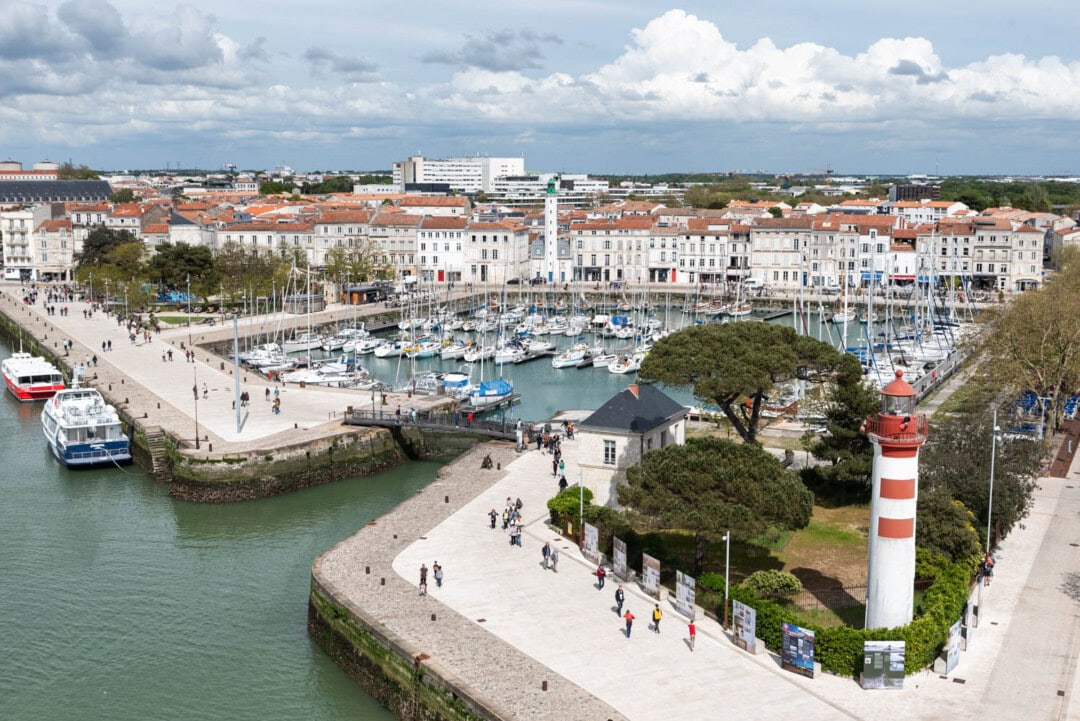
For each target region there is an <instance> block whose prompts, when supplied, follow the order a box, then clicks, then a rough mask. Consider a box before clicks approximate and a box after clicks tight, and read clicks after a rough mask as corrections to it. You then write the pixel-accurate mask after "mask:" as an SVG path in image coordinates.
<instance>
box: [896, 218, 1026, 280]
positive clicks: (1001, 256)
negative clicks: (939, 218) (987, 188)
mask: <svg viewBox="0 0 1080 721" xmlns="http://www.w3.org/2000/svg"><path fill="white" fill-rule="evenodd" d="M1044 242H1045V236H1044V233H1043V231H1041V230H1039V229H1038V228H1033V227H1031V226H1028V225H1017V224H1014V223H1011V222H1010V221H1008V220H1005V219H1002V218H992V217H979V218H970V219H968V218H965V219H963V220H952V221H947V222H943V223H940V224H939V225H938V226H935V227H934V228H932V229H920V231H919V236H918V242H917V244H916V247H917V248H919V251H920V252H919V256H920V260H919V263H918V268H919V270H918V275H919V276H920V277H926V276H928V275H930V273H929V267H928V266H929V264H930V263H933V264H934V272H935V274H936V275H937V276H938V282H943V281H944V280H951V279H956V281H957V282H959V283H960V284H961V285H962V286H963V287H972V288H974V289H976V290H1000V291H1005V292H1019V291H1024V290H1032V289H1034V288H1038V287H1039V286H1040V285H1042V282H1043V244H1044Z"/></svg>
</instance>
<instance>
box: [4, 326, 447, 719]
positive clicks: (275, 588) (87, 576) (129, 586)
mask: <svg viewBox="0 0 1080 721" xmlns="http://www.w3.org/2000/svg"><path fill="white" fill-rule="evenodd" d="M9 352H10V348H9V347H7V346H6V345H5V346H3V347H0V356H2V357H7V355H8V354H9ZM40 413H41V404H40V403H35V404H20V403H18V402H17V401H15V400H14V399H13V398H12V397H11V396H10V394H9V393H7V392H6V391H5V392H4V397H3V400H2V402H0V457H2V458H3V470H2V471H0V718H2V719H4V720H5V721H37V720H39V719H53V720H56V719H79V720H80V721H94V720H96V719H101V720H103V721H104V720H108V721H146V719H184V720H190V721H201V720H203V719H206V720H210V719H213V720H214V721H220V720H228V721H239V720H242V719H251V720H252V721H267V720H270V719H305V720H307V719H310V720H312V721H315V720H319V721H323V720H325V721H336V720H338V719H342V720H344V719H349V720H350V721H356V720H361V721H367V720H369V719H370V720H379V721H383V720H388V719H391V718H392V716H391V715H390V714H389V713H388V712H387V711H386V710H385V709H383V708H382V707H381V706H380V705H379V704H377V703H376V702H375V701H373V700H372V699H371V698H370V697H368V696H367V695H366V694H365V693H364V692H363V691H362V690H361V689H360V688H359V687H358V686H356V685H355V684H354V683H353V681H352V680H351V679H349V678H348V677H347V676H346V675H345V674H344V673H343V672H342V671H341V670H339V669H338V668H337V666H335V665H334V664H333V663H332V662H331V661H330V660H329V658H327V657H326V656H325V655H324V654H323V653H322V651H321V650H320V649H319V648H318V647H317V646H316V645H315V644H314V643H312V642H311V640H310V639H309V638H308V635H307V631H306V628H305V622H306V611H307V590H308V585H309V579H310V570H311V563H312V561H313V560H314V559H315V557H316V556H317V555H318V554H319V553H321V552H322V551H324V550H326V549H327V548H329V547H330V546H332V545H333V544H335V543H337V542H338V541H340V540H341V539H342V538H344V537H345V536H347V535H349V534H351V533H353V532H354V531H355V530H356V529H357V528H359V527H360V526H362V525H364V524H365V523H366V522H368V521H369V520H371V519H373V518H375V517H377V516H378V515H380V514H382V513H384V512H385V511H387V510H389V509H390V508H392V507H394V506H395V505H396V504H398V503H400V502H401V501H402V500H404V499H405V498H407V497H409V496H410V495H412V494H413V493H415V492H416V490H417V489H419V488H422V487H423V486H425V485H426V484H427V483H429V482H430V481H431V480H432V479H433V478H434V476H435V472H436V470H437V469H438V467H439V465H440V464H438V463H433V462H430V463H409V464H407V465H405V466H402V467H400V468H397V469H394V470H392V471H388V472H385V473H380V474H378V475H377V476H373V477H369V478H357V479H351V480H346V481H340V482H337V483H332V484H329V485H325V486H321V487H318V488H312V489H308V490H305V491H301V492H297V493H292V494H289V495H286V496H282V497H278V498H270V499H265V500H261V501H253V502H248V503H238V504H228V505H204V504H193V503H183V502H180V501H176V500H173V499H172V498H170V497H169V496H168V494H167V492H166V489H165V488H164V486H162V485H160V484H156V483H155V482H154V481H152V480H151V479H150V478H149V477H147V476H146V475H145V474H144V473H142V472H141V471H140V470H139V468H138V467H137V466H128V467H126V468H124V469H123V470H121V469H118V468H115V467H113V468H105V469H100V470H88V471H87V470H82V471H69V470H67V469H65V468H64V467H63V466H61V465H60V464H59V463H58V462H57V461H56V460H55V459H54V458H53V457H52V456H51V455H50V454H49V451H48V449H47V448H46V445H45V440H44V438H43V437H42V434H41V426H40V420H39V416H40Z"/></svg>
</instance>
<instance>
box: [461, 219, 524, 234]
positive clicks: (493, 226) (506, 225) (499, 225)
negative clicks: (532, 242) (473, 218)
mask: <svg viewBox="0 0 1080 721" xmlns="http://www.w3.org/2000/svg"><path fill="white" fill-rule="evenodd" d="M468 229H469V230H514V231H517V230H524V229H525V226H524V225H519V224H517V223H514V222H511V221H509V220H500V221H497V222H495V223H469V225H468Z"/></svg>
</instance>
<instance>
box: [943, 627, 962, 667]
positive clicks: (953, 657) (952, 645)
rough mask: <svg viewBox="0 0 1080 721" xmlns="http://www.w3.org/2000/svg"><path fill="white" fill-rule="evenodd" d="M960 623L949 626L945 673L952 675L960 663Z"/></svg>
mask: <svg viewBox="0 0 1080 721" xmlns="http://www.w3.org/2000/svg"><path fill="white" fill-rule="evenodd" d="M960 623H961V621H957V622H956V623H954V624H953V625H951V626H949V640H948V641H947V642H946V643H945V673H952V672H953V669H954V668H956V665H957V664H959V663H960Z"/></svg>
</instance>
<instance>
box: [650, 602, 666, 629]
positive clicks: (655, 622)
mask: <svg viewBox="0 0 1080 721" xmlns="http://www.w3.org/2000/svg"><path fill="white" fill-rule="evenodd" d="M663 617H664V612H663V611H661V610H660V604H659V603H657V604H655V605H654V606H653V610H652V627H653V630H654V631H656V632H657V633H660V619H662V618H663Z"/></svg>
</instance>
